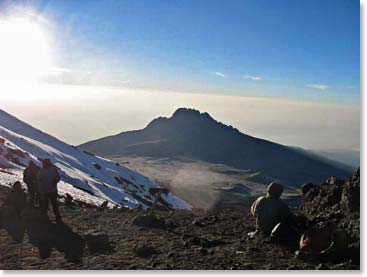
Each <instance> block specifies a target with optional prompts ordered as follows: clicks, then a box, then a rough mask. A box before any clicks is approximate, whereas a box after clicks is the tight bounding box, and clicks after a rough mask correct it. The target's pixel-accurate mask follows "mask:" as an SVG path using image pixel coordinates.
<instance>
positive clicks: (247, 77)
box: [241, 75, 262, 81]
mask: <svg viewBox="0 0 367 277" xmlns="http://www.w3.org/2000/svg"><path fill="white" fill-rule="evenodd" d="M241 79H243V80H251V81H260V80H261V79H262V78H261V77H260V76H254V75H243V76H242V77H241Z"/></svg>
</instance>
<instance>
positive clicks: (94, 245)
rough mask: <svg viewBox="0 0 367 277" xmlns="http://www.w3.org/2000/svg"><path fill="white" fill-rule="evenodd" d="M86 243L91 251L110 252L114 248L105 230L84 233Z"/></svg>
mask: <svg viewBox="0 0 367 277" xmlns="http://www.w3.org/2000/svg"><path fill="white" fill-rule="evenodd" d="M84 239H85V243H86V244H87V247H88V249H89V251H90V253H92V254H94V253H109V252H113V251H114V248H113V246H112V245H111V242H110V238H109V236H108V235H107V234H106V233H104V232H99V231H91V232H88V233H86V234H85V235H84Z"/></svg>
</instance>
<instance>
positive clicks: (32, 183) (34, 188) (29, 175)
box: [23, 161, 40, 206]
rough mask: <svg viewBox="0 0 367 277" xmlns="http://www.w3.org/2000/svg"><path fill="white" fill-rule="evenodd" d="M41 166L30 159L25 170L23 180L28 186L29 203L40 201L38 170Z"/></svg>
mask: <svg viewBox="0 0 367 277" xmlns="http://www.w3.org/2000/svg"><path fill="white" fill-rule="evenodd" d="M39 170H40V168H39V167H38V166H37V165H36V164H35V163H34V162H33V161H30V162H29V164H28V167H27V168H26V169H25V170H24V172H23V181H24V183H26V185H27V188H28V195H29V203H30V204H31V205H32V206H34V205H35V202H36V200H37V201H38V200H39V199H38V198H39V197H38V180H37V176H38V172H39Z"/></svg>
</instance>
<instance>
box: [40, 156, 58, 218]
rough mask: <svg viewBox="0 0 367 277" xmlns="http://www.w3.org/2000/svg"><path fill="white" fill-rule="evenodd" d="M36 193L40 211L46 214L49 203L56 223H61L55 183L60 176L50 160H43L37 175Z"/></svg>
mask: <svg viewBox="0 0 367 277" xmlns="http://www.w3.org/2000/svg"><path fill="white" fill-rule="evenodd" d="M37 181H38V191H39V198H40V208H41V211H42V212H44V213H47V210H48V205H49V202H51V205H52V210H53V212H54V215H55V219H56V221H57V222H60V221H61V215H60V212H59V204H58V202H57V196H58V195H57V183H58V182H59V181H60V174H59V172H58V170H57V168H56V166H55V165H53V164H52V163H51V161H50V159H43V161H42V168H41V169H40V170H39V172H38V175H37Z"/></svg>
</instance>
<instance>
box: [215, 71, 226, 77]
mask: <svg viewBox="0 0 367 277" xmlns="http://www.w3.org/2000/svg"><path fill="white" fill-rule="evenodd" d="M212 74H213V75H215V76H217V77H221V78H226V77H227V75H226V74H224V73H222V72H218V71H215V72H212Z"/></svg>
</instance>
